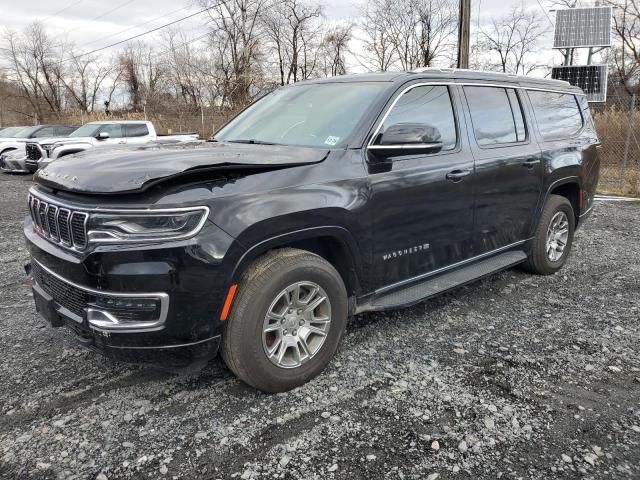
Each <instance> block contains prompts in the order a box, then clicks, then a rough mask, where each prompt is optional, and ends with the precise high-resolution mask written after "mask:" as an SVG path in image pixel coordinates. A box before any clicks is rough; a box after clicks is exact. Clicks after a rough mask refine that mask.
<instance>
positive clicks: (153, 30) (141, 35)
mask: <svg viewBox="0 0 640 480" xmlns="http://www.w3.org/2000/svg"><path fill="white" fill-rule="evenodd" d="M211 8H212V7H207V8H203V9H202V10H198V11H197V12H195V13H192V14H190V15H187V16H186V17H182V18H179V19H177V20H174V21H172V22H169V23H165V24H164V25H160V26H159V27H156V28H152V29H151V30H147V31H146V32H142V33H139V34H137V35H133V36H131V37H129V38H125V39H124V40H120V41H118V42H114V43H112V44H110V45H106V46H104V47H100V48H96V49H95V50H91V51H89V52H85V53H81V54H80V55H76V56H74V57H71V58H70V59H69V60H73V59H78V58H81V57H86V56H87V55H91V54H93V53H97V52H101V51H103V50H106V49H108V48H111V47H115V46H118V45H122V44H123V43H127V42H129V41H131V40H135V39H136V38H140V37H143V36H144V35H148V34H150V33H153V32H157V31H158V30H162V29H163V28H167V27H170V26H171V25H175V24H176V23H179V22H183V21H184V20H187V19H189V18H192V17H195V16H196V15H200V14H201V13H204V12H206V11H207V10H210V9H211Z"/></svg>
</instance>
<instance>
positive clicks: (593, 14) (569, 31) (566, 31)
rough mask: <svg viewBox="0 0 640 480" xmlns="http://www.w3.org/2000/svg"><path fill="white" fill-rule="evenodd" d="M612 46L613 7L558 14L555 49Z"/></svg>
mask: <svg viewBox="0 0 640 480" xmlns="http://www.w3.org/2000/svg"><path fill="white" fill-rule="evenodd" d="M609 46H611V7H592V8H570V9H567V10H558V11H557V12H556V29H555V33H554V37H553V48H580V47H609Z"/></svg>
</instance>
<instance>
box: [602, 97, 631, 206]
mask: <svg viewBox="0 0 640 480" xmlns="http://www.w3.org/2000/svg"><path fill="white" fill-rule="evenodd" d="M638 103H640V99H637V98H636V96H635V95H634V96H631V95H626V94H621V93H620V92H616V91H614V92H610V94H609V95H608V99H607V103H606V104H592V106H591V109H592V113H593V119H594V121H595V124H596V129H597V130H598V136H599V137H600V141H601V142H602V148H600V150H599V155H600V162H601V168H600V183H599V189H600V190H601V191H605V192H611V193H620V194H624V195H634V196H640V111H639V109H638Z"/></svg>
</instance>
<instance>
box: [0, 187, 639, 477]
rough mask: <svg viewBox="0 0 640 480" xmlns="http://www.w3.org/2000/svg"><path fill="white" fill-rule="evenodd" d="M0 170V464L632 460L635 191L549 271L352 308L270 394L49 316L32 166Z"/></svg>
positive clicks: (591, 224)
mask: <svg viewBox="0 0 640 480" xmlns="http://www.w3.org/2000/svg"><path fill="white" fill-rule="evenodd" d="M0 177H1V178H0V289H1V295H0V352H1V358H0V478H7V479H22V478H35V479H40V478H52V479H54V478H65V479H72V478H78V479H85V478H89V479H98V480H105V479H116V478H125V479H127V478H133V479H141V478H153V479H164V478H167V479H182V478H189V479H192V478H203V479H228V478H236V479H252V478H282V479H332V478H335V479H338V478H349V479H377V478H394V479H395V478H398V479H422V480H424V479H426V480H435V479H449V478H455V479H498V478H503V479H510V478H515V479H551V478H580V479H617V478H620V479H626V478H640V325H639V324H640V310H639V308H640V305H639V302H638V301H639V300H640V204H633V203H599V204H598V206H597V209H596V212H595V213H594V215H593V216H592V217H591V218H590V219H589V221H588V222H587V223H586V224H585V226H584V228H582V229H581V230H579V231H578V233H577V236H576V240H575V245H574V251H573V253H572V256H571V258H570V260H569V263H568V265H567V266H566V267H565V269H563V270H562V271H561V272H560V273H558V274H556V275H554V276H550V277H539V276H531V275H528V274H525V273H523V272H521V271H519V270H510V271H506V272H504V273H501V274H498V275H496V276H494V277H491V278H489V279H487V280H484V281H481V282H478V283H475V284H472V285H469V286H467V287H464V288H461V289H459V290H456V291H454V292H451V293H449V294H447V295H445V296H442V297H440V298H437V299H434V300H431V301H428V302H426V303H424V304H421V305H419V306H416V307H413V308H410V309H406V310H401V311H396V312H391V313H374V314H365V315H361V316H359V317H356V318H353V319H352V320H351V321H350V324H349V325H348V327H347V332H346V335H345V338H344V343H343V345H342V347H341V349H340V351H339V353H338V355H337V358H336V359H335V361H333V362H332V363H331V365H330V366H329V368H328V369H327V370H326V371H325V372H324V373H323V374H322V375H321V376H320V377H319V378H317V379H316V380H314V381H312V382H311V383H309V384H307V385H305V386H303V387H301V388H298V389H296V390H294V391H292V392H289V393H285V394H278V395H266V394H262V393H259V392H257V391H255V390H253V389H251V388H249V387H247V386H245V385H244V384H242V383H240V382H239V381H238V380H236V379H235V378H234V377H233V376H232V375H231V374H230V373H229V372H228V371H227V370H226V369H225V368H224V366H223V365H222V363H221V362H220V361H219V360H214V361H212V362H210V363H209V364H208V365H207V366H206V367H205V368H203V369H201V370H198V371H189V372H184V371H183V372H177V373H176V372H169V371H165V370H159V369H154V368H150V367H148V366H147V367H142V366H130V365H126V364H123V363H117V362H115V361H111V360H108V359H105V358H103V357H101V356H99V355H98V354H95V353H93V352H90V351H88V350H85V349H84V348H82V347H80V346H79V345H76V343H74V340H73V339H72V338H71V337H70V336H68V335H67V334H65V332H64V331H63V330H61V329H55V330H54V329H52V328H50V327H48V326H46V325H45V324H44V322H43V321H42V320H41V319H40V318H39V317H38V315H37V314H36V312H35V308H34V306H33V304H32V298H31V295H30V290H29V287H28V286H27V285H26V284H25V283H24V273H23V270H22V265H23V263H25V262H26V261H27V252H26V249H25V247H24V244H23V241H22V234H21V225H20V223H21V219H22V217H23V215H24V214H25V213H26V208H25V195H26V191H27V189H28V187H29V185H30V181H29V177H18V176H8V175H2V176H0Z"/></svg>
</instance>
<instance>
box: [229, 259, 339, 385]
mask: <svg viewBox="0 0 640 480" xmlns="http://www.w3.org/2000/svg"><path fill="white" fill-rule="evenodd" d="M347 312H348V309H347V292H346V288H345V286H344V282H343V281H342V278H341V277H340V274H339V273H338V272H337V271H336V270H335V268H333V266H332V265H331V264H330V263H328V262H327V261H326V260H324V259H323V258H322V257H319V256H318V255H315V254H312V253H310V252H306V251H303V250H295V249H283V250H277V251H274V252H271V253H269V254H267V255H265V256H264V257H262V258H260V259H258V260H257V261H256V262H255V263H254V264H253V265H252V266H251V267H250V268H249V269H248V271H247V272H246V273H245V275H244V276H243V278H242V280H241V282H240V284H239V286H238V293H237V296H236V298H235V300H234V306H233V308H232V310H231V315H230V316H229V319H228V320H227V322H228V323H227V325H226V326H225V331H224V335H223V343H222V357H223V359H224V361H225V363H226V364H227V366H228V367H229V368H230V369H231V370H232V371H233V372H234V373H235V374H236V375H237V376H238V377H239V378H240V379H241V380H243V381H244V382H246V383H248V384H249V385H251V386H253V387H255V388H258V389H260V390H263V391H266V392H282V391H286V390H290V389H292V388H295V387H297V386H299V385H302V384H303V383H306V382H307V381H309V380H310V379H312V378H313V377H315V376H316V375H318V374H319V373H320V372H321V371H322V370H323V369H324V368H325V367H326V366H327V364H328V363H329V361H330V360H331V358H332V357H333V355H334V354H335V352H336V350H337V348H338V345H339V343H340V340H341V338H342V334H343V332H344V327H345V324H346V320H347Z"/></svg>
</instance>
